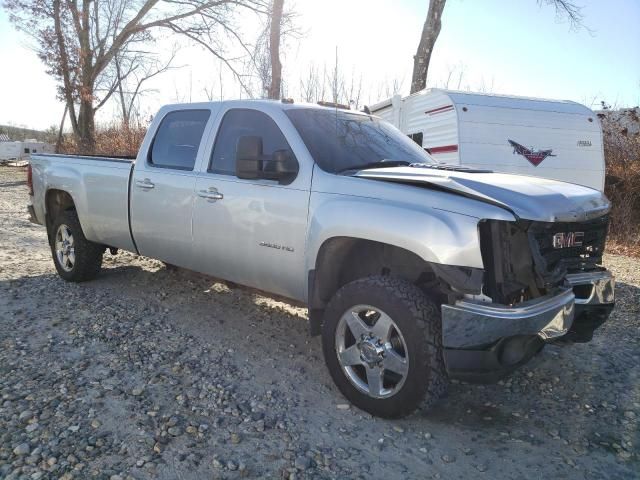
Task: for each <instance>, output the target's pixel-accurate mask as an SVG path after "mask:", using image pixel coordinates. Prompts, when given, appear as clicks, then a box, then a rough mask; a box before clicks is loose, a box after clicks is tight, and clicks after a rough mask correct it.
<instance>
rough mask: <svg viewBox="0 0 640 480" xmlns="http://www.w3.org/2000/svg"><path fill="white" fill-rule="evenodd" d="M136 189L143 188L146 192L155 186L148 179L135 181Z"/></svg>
mask: <svg viewBox="0 0 640 480" xmlns="http://www.w3.org/2000/svg"><path fill="white" fill-rule="evenodd" d="M136 187H140V188H144V189H145V190H147V189H151V188H153V187H155V184H154V183H153V182H152V181H151V180H149V179H148V178H145V179H144V180H136Z"/></svg>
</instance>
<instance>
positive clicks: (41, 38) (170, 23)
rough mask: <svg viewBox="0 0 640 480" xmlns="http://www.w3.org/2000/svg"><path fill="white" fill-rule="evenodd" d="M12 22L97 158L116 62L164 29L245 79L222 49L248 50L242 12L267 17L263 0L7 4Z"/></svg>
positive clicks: (20, 0)
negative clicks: (239, 22)
mask: <svg viewBox="0 0 640 480" xmlns="http://www.w3.org/2000/svg"><path fill="white" fill-rule="evenodd" d="M4 6H5V8H6V9H7V10H8V11H9V13H10V19H11V21H12V22H13V23H14V24H15V25H16V26H17V27H18V28H19V29H21V30H24V31H25V32H27V33H28V34H30V35H31V36H32V37H33V38H34V40H35V43H36V47H35V48H36V51H37V53H38V55H39V56H40V58H41V59H42V60H43V61H44V63H45V64H46V65H47V67H48V73H50V74H51V75H53V76H54V77H55V78H57V79H58V81H59V82H60V87H59V91H60V95H61V97H62V98H63V99H64V101H65V103H66V104H67V108H68V113H69V119H70V121H71V126H72V128H73V131H74V134H75V136H76V137H77V140H78V143H79V144H80V146H81V149H82V150H83V151H85V152H91V151H93V148H94V145H95V113H96V111H97V110H98V109H99V108H101V107H102V106H103V105H104V104H105V103H106V102H107V101H108V99H109V98H110V97H111V95H113V93H115V92H116V90H117V86H118V79H117V75H114V68H112V67H113V63H114V59H115V57H116V55H117V54H118V53H119V52H121V51H122V49H123V48H124V47H125V46H126V45H127V44H130V43H131V42H135V43H147V42H150V41H152V40H153V33H154V32H157V31H158V30H159V29H165V30H168V31H170V32H173V33H177V34H180V35H183V36H185V37H187V38H189V39H191V40H192V41H193V42H195V43H197V44H199V45H202V46H203V47H205V48H206V49H207V50H208V51H209V52H211V53H212V54H213V55H214V56H216V57H217V58H220V59H221V60H222V61H223V62H224V63H225V64H226V65H227V66H228V68H230V69H231V70H232V71H233V72H234V73H235V74H237V75H238V78H239V79H240V74H239V73H238V72H237V70H236V69H235V67H234V66H233V64H232V61H230V60H229V59H228V58H227V53H226V52H227V50H226V49H225V48H224V47H225V45H226V44H228V43H229V41H230V40H231V41H234V42H236V43H239V44H240V45H242V46H243V47H244V43H243V42H242V40H241V38H240V35H239V34H238V29H237V28H236V26H235V23H234V17H235V14H236V12H237V11H238V10H239V9H250V10H252V11H254V12H257V13H262V14H264V13H265V11H266V10H265V8H264V4H263V0H180V1H178V0H164V1H162V0H5V2H4Z"/></svg>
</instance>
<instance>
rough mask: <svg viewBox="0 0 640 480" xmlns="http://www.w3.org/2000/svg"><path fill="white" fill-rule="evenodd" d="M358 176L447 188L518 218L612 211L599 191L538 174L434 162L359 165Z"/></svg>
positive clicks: (585, 216)
mask: <svg viewBox="0 0 640 480" xmlns="http://www.w3.org/2000/svg"><path fill="white" fill-rule="evenodd" d="M354 176H356V177H362V178H369V179H372V180H380V181H387V182H396V183H403V184H409V185H414V186H419V187H424V188H431V189H437V190H444V191H447V192H450V193H454V194H458V195H463V196H467V197H471V198H474V199H476V200H481V201H484V202H487V203H491V204H494V205H498V206H500V207H502V208H505V209H507V210H509V211H510V212H512V213H513V214H514V215H515V216H516V217H518V218H521V219H525V220H535V221H541V222H576V221H584V220H589V219H591V218H596V217H599V216H601V215H604V214H605V213H607V212H608V211H609V208H610V204H609V200H607V197H605V196H604V194H603V193H601V192H599V191H598V190H594V189H592V188H588V187H583V186H581V185H576V184H573V183H565V182H558V181H556V180H548V179H545V178H539V177H530V176H525V175H512V174H507V173H493V172H488V171H473V170H464V169H455V168H448V167H444V166H435V167H426V168H425V167H419V166H418V167H413V166H407V167H390V168H377V169H370V170H361V171H359V172H357V173H356V174H355V175H354Z"/></svg>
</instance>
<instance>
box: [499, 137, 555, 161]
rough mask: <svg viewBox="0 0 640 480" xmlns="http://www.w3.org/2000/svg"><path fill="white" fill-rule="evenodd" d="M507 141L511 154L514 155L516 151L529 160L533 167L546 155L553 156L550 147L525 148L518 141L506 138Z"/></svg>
mask: <svg viewBox="0 0 640 480" xmlns="http://www.w3.org/2000/svg"><path fill="white" fill-rule="evenodd" d="M508 141H509V143H510V144H511V146H512V147H513V154H514V155H515V154H516V153H517V154H518V155H522V156H523V157H524V158H526V159H527V160H529V162H530V163H531V165H533V166H534V167H537V166H538V165H540V164H541V163H542V161H543V160H544V159H545V158H547V157H555V155H553V154H552V153H551V152H553V150H552V149H548V150H534V149H533V148H527V147H525V146H524V145H520V144H519V143H517V142H514V141H513V140H508Z"/></svg>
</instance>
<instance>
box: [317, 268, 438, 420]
mask: <svg viewBox="0 0 640 480" xmlns="http://www.w3.org/2000/svg"><path fill="white" fill-rule="evenodd" d="M356 305H370V306H372V307H375V308H379V309H380V310H381V311H383V312H384V313H386V314H387V315H388V316H389V317H391V319H392V320H393V322H395V324H396V325H397V327H398V328H399V330H400V331H401V332H402V337H403V339H404V343H405V344H406V358H407V359H408V372H407V373H406V378H405V380H404V382H403V383H402V384H401V386H400V387H398V390H397V392H395V393H394V394H392V395H391V396H389V397H387V398H374V397H373V396H370V395H369V394H367V393H363V392H362V391H361V390H359V389H357V388H356V387H355V386H354V384H353V383H352V382H351V380H349V378H348V377H347V374H346V373H345V371H344V370H343V368H342V366H341V364H340V362H339V360H338V354H337V348H336V332H337V329H338V326H339V323H340V318H341V317H342V316H343V315H344V314H345V312H348V311H349V310H350V309H352V308H353V307H354V306H356ZM441 332H442V325H441V318H440V309H439V308H438V306H437V305H436V303H435V302H434V301H432V300H431V299H430V298H428V297H427V296H426V295H425V294H424V293H423V292H422V291H421V290H420V289H418V288H417V287H416V286H415V285H413V284H411V283H409V282H407V281H404V280H402V279H399V278H394V277H389V276H374V277H367V278H362V279H359V280H356V281H354V282H351V283H349V284H347V285H345V286H343V287H342V288H341V289H340V290H338V292H336V294H335V296H334V297H333V298H332V299H331V301H330V302H329V304H328V306H327V309H326V311H325V315H324V322H323V326H322V347H323V353H324V358H325V362H326V364H327V367H328V369H329V373H330V374H331V376H332V378H333V380H334V382H335V383H336V385H337V386H338V388H339V389H340V391H341V392H342V394H343V395H344V396H345V397H346V398H347V399H348V400H349V401H350V402H351V403H353V404H354V405H355V406H356V407H358V408H360V409H362V410H365V411H367V412H369V413H371V414H372V415H376V416H379V417H385V418H399V417H403V416H406V415H409V414H411V413H412V412H414V411H415V410H416V409H417V408H418V407H422V408H423V409H428V408H430V407H431V406H432V405H433V404H434V403H435V402H436V401H437V400H438V399H439V398H440V397H442V396H443V395H444V393H445V392H446V389H447V385H448V380H447V374H446V369H445V366H444V360H443V355H442V333H441ZM384 375H386V372H385V373H384ZM384 382H386V380H384V381H383V383H384Z"/></svg>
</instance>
